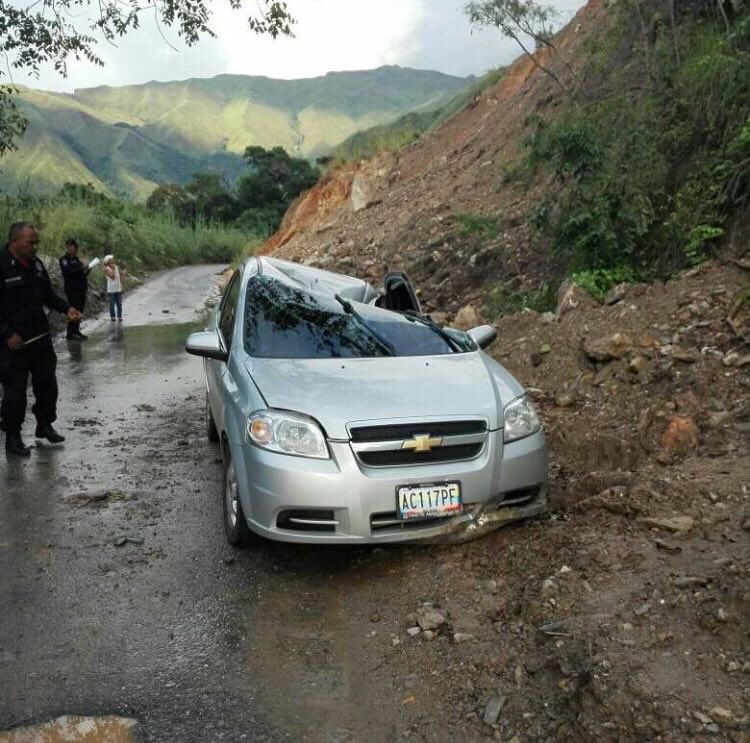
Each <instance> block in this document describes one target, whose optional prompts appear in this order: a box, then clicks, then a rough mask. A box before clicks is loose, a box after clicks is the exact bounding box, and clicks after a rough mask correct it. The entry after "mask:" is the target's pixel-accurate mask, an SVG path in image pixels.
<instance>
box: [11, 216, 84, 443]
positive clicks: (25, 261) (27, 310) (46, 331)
mask: <svg viewBox="0 0 750 743" xmlns="http://www.w3.org/2000/svg"><path fill="white" fill-rule="evenodd" d="M38 244H39V232H38V230H37V229H36V227H35V226H34V225H33V224H32V223H31V222H16V223H15V224H12V225H11V226H10V230H9V231H8V244H7V247H6V249H5V250H4V251H2V252H0V378H1V381H2V385H3V400H2V403H1V404H0V429H2V430H3V431H5V451H6V452H7V453H8V454H14V455H17V456H20V457H28V456H29V455H30V454H31V449H29V447H28V446H26V444H24V442H23V439H22V438H21V427H22V426H23V421H24V417H25V415H26V388H27V386H28V381H29V375H30V376H31V386H32V389H33V390H34V398H35V402H34V406H33V407H32V409H31V410H32V412H33V413H34V416H35V417H36V437H37V438H39V439H47V441H49V442H51V443H53V444H59V443H60V442H62V441H65V437H64V436H61V435H60V434H59V433H58V432H57V431H55V429H54V428H53V427H52V424H53V423H54V422H55V420H56V419H57V379H56V377H55V368H56V366H57V356H56V355H55V349H54V348H53V346H52V336H51V334H50V327H49V321H48V319H47V313H46V312H45V311H44V308H45V306H46V307H48V308H49V309H51V310H55V311H57V312H61V313H63V314H67V316H68V321H69V322H78V321H79V320H80V319H81V313H80V312H79V311H78V310H77V309H76V308H75V307H71V306H70V304H68V302H66V301H65V300H64V299H62V298H61V297H58V296H57V294H55V292H54V290H53V289H52V284H51V282H50V280H49V275H48V274H47V270H46V269H45V267H44V264H43V263H42V262H41V261H40V260H39V258H37V257H36V251H37V246H38Z"/></svg>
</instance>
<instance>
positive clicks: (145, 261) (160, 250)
mask: <svg viewBox="0 0 750 743" xmlns="http://www.w3.org/2000/svg"><path fill="white" fill-rule="evenodd" d="M20 221H29V222H33V223H34V224H36V225H37V226H38V227H39V230H40V247H39V252H40V253H41V254H42V255H47V256H54V257H56V256H59V255H62V253H63V252H64V245H65V240H66V239H67V238H68V237H75V238H76V239H77V240H78V242H79V245H80V253H81V255H82V256H83V257H86V258H89V259H90V258H94V257H99V258H100V259H101V258H103V257H104V255H106V254H108V253H111V254H113V255H114V256H115V257H116V260H117V262H118V263H119V264H120V265H122V266H124V267H126V268H128V269H129V270H130V272H131V273H139V272H146V271H151V270H156V269H161V268H170V267H173V266H180V265H187V264H194V263H231V262H232V261H234V260H236V259H237V258H238V257H240V256H241V255H244V254H247V253H252V252H253V251H254V250H255V249H256V248H257V247H258V245H259V244H260V242H261V240H260V239H259V238H258V237H257V236H255V235H253V234H252V233H248V232H246V231H243V230H240V229H236V228H227V227H221V226H213V225H208V224H200V223H199V224H197V225H196V226H195V228H194V229H193V228H190V227H184V226H181V225H180V224H178V223H177V221H176V220H175V219H174V218H173V217H171V216H169V215H166V214H158V213H157V214H153V213H150V212H148V211H147V210H146V209H144V208H142V207H140V206H138V205H135V204H130V203H127V202H120V201H111V200H107V201H102V202H101V203H96V204H92V203H86V201H85V200H80V199H74V198H55V199H16V200H13V199H8V200H6V201H4V202H1V203H0V239H3V240H5V236H6V235H7V233H8V228H9V227H10V225H11V224H12V223H13V222H20Z"/></svg>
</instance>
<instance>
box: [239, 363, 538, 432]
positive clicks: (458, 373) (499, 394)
mask: <svg viewBox="0 0 750 743" xmlns="http://www.w3.org/2000/svg"><path fill="white" fill-rule="evenodd" d="M246 366H247V369H248V371H249V372H250V374H251V375H252V377H253V380H254V381H255V384H256V385H257V387H258V389H259V390H260V392H261V394H262V395H263V397H264V398H265V400H266V403H267V404H268V406H269V407H272V408H281V409H284V410H293V411H295V412H299V413H305V414H306V415H309V416H311V417H313V418H315V419H316V420H317V421H318V422H319V423H320V424H321V425H322V426H323V428H324V430H325V432H326V435H327V436H328V438H331V439H348V438H349V435H348V432H347V424H348V423H351V422H353V421H383V422H384V421H387V420H389V421H393V420H394V419H399V418H405V419H406V418H410V419H414V418H417V419H418V418H424V419H425V420H427V419H433V420H435V419H440V417H443V416H445V417H446V418H454V419H455V417H456V416H459V417H461V416H466V417H475V416H482V417H484V418H486V419H487V422H488V423H489V426H490V428H492V429H496V428H501V427H502V410H503V406H504V405H505V404H507V403H508V402H509V401H510V400H511V399H513V398H514V397H517V396H518V395H519V394H521V392H522V391H523V390H522V388H521V387H520V386H519V385H518V383H517V382H516V380H515V379H514V378H513V377H512V376H511V375H510V374H509V373H508V372H507V371H506V370H505V369H504V368H503V367H501V366H500V365H499V364H497V363H496V362H494V361H493V360H492V359H490V358H489V357H488V356H486V355H485V354H483V353H481V352H474V353H462V354H455V355H445V356H402V357H398V358H391V357H386V358H350V359H257V358H248V359H247V361H246Z"/></svg>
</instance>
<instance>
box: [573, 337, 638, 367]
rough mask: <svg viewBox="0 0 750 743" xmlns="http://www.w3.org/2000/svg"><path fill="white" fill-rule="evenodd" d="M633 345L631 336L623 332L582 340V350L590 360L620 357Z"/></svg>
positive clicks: (607, 359) (606, 359)
mask: <svg viewBox="0 0 750 743" xmlns="http://www.w3.org/2000/svg"><path fill="white" fill-rule="evenodd" d="M632 346H633V340H632V338H631V337H630V336H629V335H627V334H625V333H615V334H614V335H610V336H606V337H604V338H596V339H594V340H588V341H584V344H583V351H584V353H585V354H586V355H587V356H588V357H589V358H590V359H591V360H592V361H611V360H612V359H621V358H622V357H623V356H624V355H625V354H626V353H627V352H628V351H629V350H630V349H631V348H632Z"/></svg>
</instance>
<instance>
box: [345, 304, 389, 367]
mask: <svg viewBox="0 0 750 743" xmlns="http://www.w3.org/2000/svg"><path fill="white" fill-rule="evenodd" d="M333 296H334V297H335V298H336V301H337V302H338V303H339V304H340V305H341V306H342V307H343V308H344V312H346V314H347V315H351V317H353V318H354V319H355V320H356V321H357V322H358V323H359V324H360V325H361V326H362V327H363V328H364V329H365V330H366V331H367V332H368V333H369V335H370V337H371V338H373V339H374V340H375V341H376V342H377V344H378V345H379V346H380V348H381V349H382V350H383V351H385V352H386V354H387V355H388V356H395V355H396V349H395V348H394V347H393V346H392V345H391V344H390V343H389V342H388V341H387V340H386V339H385V338H383V337H381V335H380V334H379V333H378V332H377V331H376V330H373V329H372V328H371V327H370V325H369V324H368V323H367V320H365V319H364V318H363V317H362V315H360V314H359V313H358V312H357V310H355V309H354V307H352V303H351V302H350V301H349V300H347V299H344V298H343V297H342V296H341V295H339V294H334V295H333Z"/></svg>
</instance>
